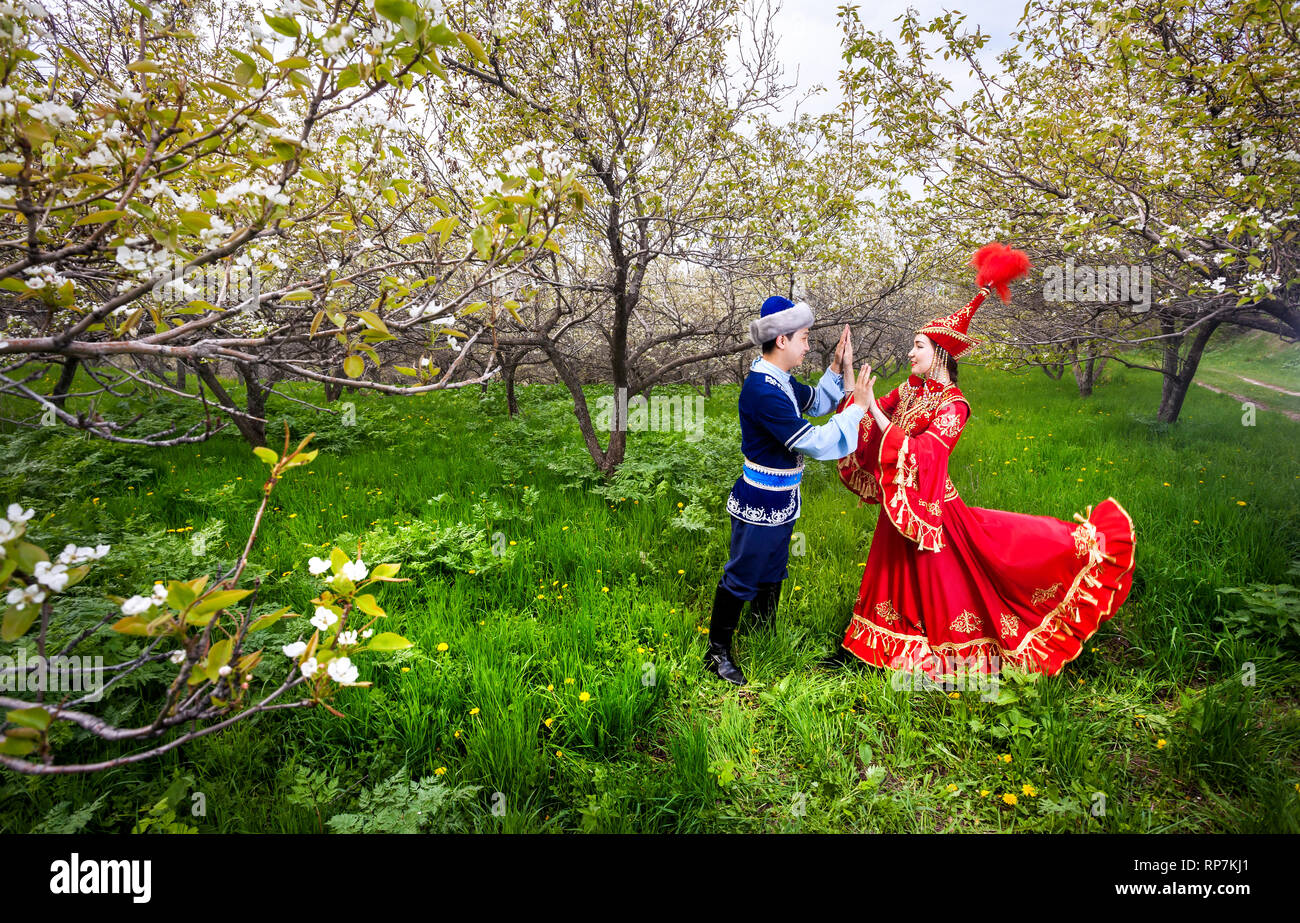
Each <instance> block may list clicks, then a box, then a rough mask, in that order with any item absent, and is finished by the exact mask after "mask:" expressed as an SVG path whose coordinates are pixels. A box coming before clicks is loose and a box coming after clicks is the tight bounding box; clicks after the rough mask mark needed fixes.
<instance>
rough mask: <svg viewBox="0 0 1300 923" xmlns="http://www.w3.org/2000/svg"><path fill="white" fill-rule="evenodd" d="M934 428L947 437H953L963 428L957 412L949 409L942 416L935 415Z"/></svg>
mask: <svg viewBox="0 0 1300 923" xmlns="http://www.w3.org/2000/svg"><path fill="white" fill-rule="evenodd" d="M934 428H935V429H937V430H938V431H939V432H940V433H942V434H943V436H944V438H945V439H951V438H952V437H953V436H955V435H957V433H958V431H959V430H960V429H961V421H960V420H959V419H957V414H955V413H953V412H952V411H951V410H949V411H948V412H947V413H945V414H943V415H942V416H939V417H935V419H934Z"/></svg>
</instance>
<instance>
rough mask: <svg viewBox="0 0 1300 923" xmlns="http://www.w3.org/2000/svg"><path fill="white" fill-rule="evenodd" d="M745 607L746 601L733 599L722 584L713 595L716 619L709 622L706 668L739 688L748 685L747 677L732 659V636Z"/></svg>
mask: <svg viewBox="0 0 1300 923" xmlns="http://www.w3.org/2000/svg"><path fill="white" fill-rule="evenodd" d="M744 605H745V601H744V600H743V599H741V598H740V597H738V596H733V595H732V594H731V593H730V592H729V591H728V590H727V589H726V588H724V587H723V585H722V584H721V582H719V583H718V589H717V592H716V593H714V596H713V617H712V618H711V619H710V621H709V649H708V651H707V652H705V654H704V669H706V670H708V671H709V672H710V673H713V674H714V675H715V676H718V677H720V678H722V679H725V680H726V681H727V682H729V683H735V684H736V685H737V686H743V685H745V674H744V673H742V672H740V667H738V666H736V664H735V662H734V661H733V660H732V659H731V636H732V635H733V634H734V633H735V631H736V625H737V623H738V622H739V621H740V610H741V609H742V608H743V607H744Z"/></svg>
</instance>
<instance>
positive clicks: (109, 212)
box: [72, 208, 126, 227]
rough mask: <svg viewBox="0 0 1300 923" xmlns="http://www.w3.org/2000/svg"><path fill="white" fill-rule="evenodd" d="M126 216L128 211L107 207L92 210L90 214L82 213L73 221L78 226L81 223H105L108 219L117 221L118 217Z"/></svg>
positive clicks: (74, 225)
mask: <svg viewBox="0 0 1300 923" xmlns="http://www.w3.org/2000/svg"><path fill="white" fill-rule="evenodd" d="M125 217H126V212H124V211H122V209H120V208H105V209H102V210H101V211H97V212H91V213H90V214H89V215H82V216H81V217H80V218H78V219H77V220H76V221H74V222H72V225H73V227H76V226H77V225H79V224H103V223H104V222H106V221H116V220H117V219H118V218H125Z"/></svg>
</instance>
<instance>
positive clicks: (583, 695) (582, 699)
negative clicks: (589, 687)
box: [578, 691, 591, 702]
mask: <svg viewBox="0 0 1300 923" xmlns="http://www.w3.org/2000/svg"><path fill="white" fill-rule="evenodd" d="M590 698H591V693H590V692H586V691H584V692H579V693H578V701H579V702H585V701H587V700H588V699H590Z"/></svg>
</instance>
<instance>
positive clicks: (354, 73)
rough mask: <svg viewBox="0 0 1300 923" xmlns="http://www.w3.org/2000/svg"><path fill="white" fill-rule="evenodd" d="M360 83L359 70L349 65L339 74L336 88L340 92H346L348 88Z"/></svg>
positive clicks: (353, 65)
mask: <svg viewBox="0 0 1300 923" xmlns="http://www.w3.org/2000/svg"><path fill="white" fill-rule="evenodd" d="M360 82H361V72H360V69H359V68H358V67H357V66H356V65H355V64H351V65H349V66H348V67H346V68H344V70H343V71H342V72H341V73H340V74H339V79H338V84H337V86H338V88H339V89H340V90H346V89H347V88H348V87H354V86H356V85H357V84H358V83H360Z"/></svg>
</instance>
